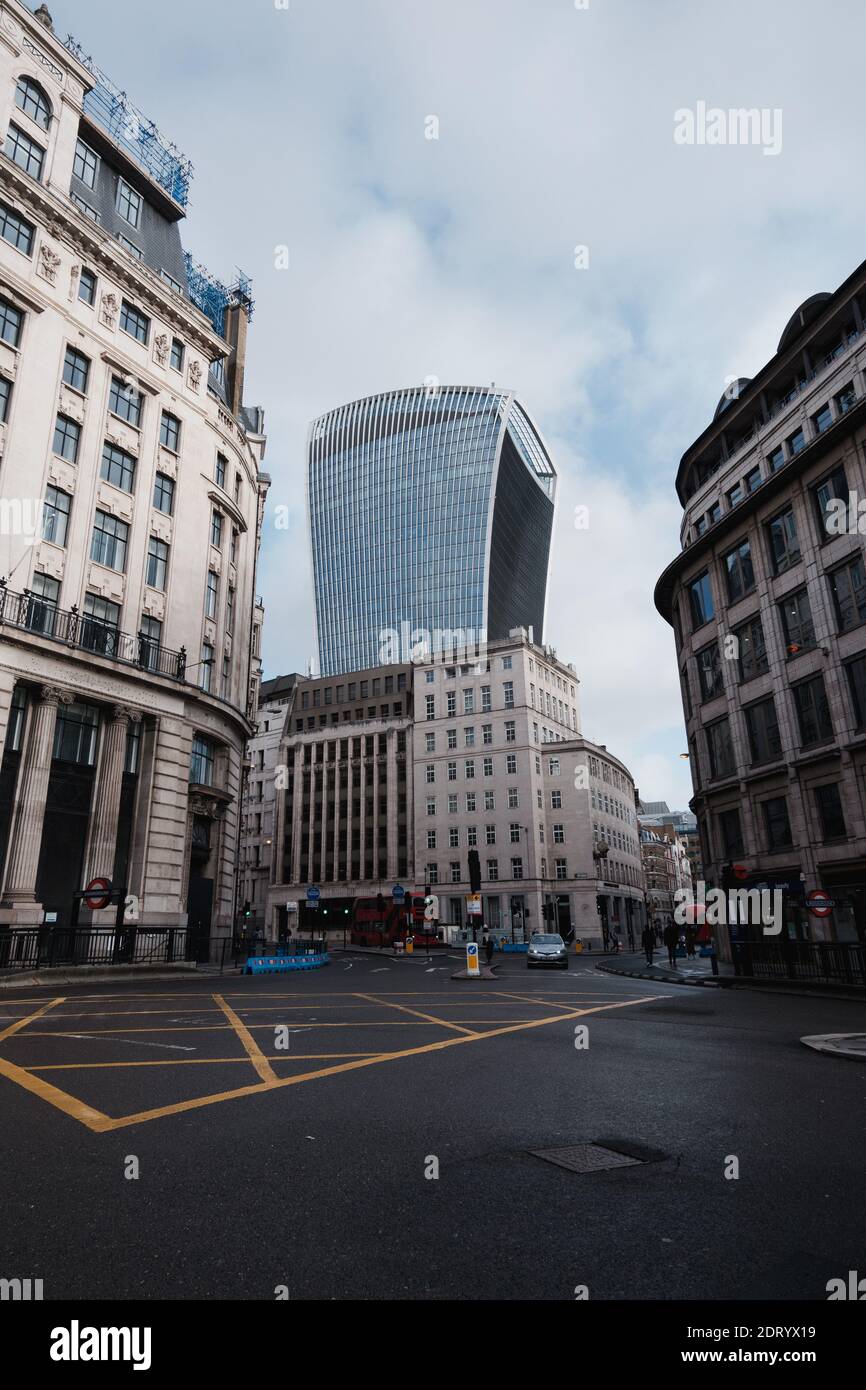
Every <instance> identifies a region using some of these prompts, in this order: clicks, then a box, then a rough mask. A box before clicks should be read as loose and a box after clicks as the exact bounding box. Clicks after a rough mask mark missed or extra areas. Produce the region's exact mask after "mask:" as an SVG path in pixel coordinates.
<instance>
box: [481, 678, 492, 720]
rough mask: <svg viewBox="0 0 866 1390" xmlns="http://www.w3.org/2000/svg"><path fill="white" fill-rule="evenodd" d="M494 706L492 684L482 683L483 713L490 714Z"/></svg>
mask: <svg viewBox="0 0 866 1390" xmlns="http://www.w3.org/2000/svg"><path fill="white" fill-rule="evenodd" d="M492 708H493V704H492V696H491V691H490V686H489V685H482V687H481V713H482V714H489V713H490V711H491V709H492Z"/></svg>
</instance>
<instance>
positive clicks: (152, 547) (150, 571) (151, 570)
mask: <svg viewBox="0 0 866 1390" xmlns="http://www.w3.org/2000/svg"><path fill="white" fill-rule="evenodd" d="M167 573H168V546H167V545H166V543H165V541H160V540H157V538H156V536H151V538H150V541H149V542H148V546H147V578H146V581H145V582H146V583H147V584H148V585H149V586H150V588H151V589H164V588H165V580H166V575H167Z"/></svg>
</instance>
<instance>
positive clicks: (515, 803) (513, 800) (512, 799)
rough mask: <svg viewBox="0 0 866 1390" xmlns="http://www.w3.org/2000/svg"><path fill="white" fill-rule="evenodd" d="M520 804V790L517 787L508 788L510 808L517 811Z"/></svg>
mask: <svg viewBox="0 0 866 1390" xmlns="http://www.w3.org/2000/svg"><path fill="white" fill-rule="evenodd" d="M519 806H520V791H519V789H518V788H517V787H509V788H508V809H509V811H516V810H517V809H518V807H519Z"/></svg>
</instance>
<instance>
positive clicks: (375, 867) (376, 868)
mask: <svg viewBox="0 0 866 1390" xmlns="http://www.w3.org/2000/svg"><path fill="white" fill-rule="evenodd" d="M381 747H382V745H381V743H380V741H379V735H378V734H374V735H373V878H374V879H376V880H378V878H379V751H380V749H381Z"/></svg>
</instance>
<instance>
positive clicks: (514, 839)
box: [508, 821, 521, 845]
mask: <svg viewBox="0 0 866 1390" xmlns="http://www.w3.org/2000/svg"><path fill="white" fill-rule="evenodd" d="M520 831H521V827H520V826H519V825H518V824H517V822H516V821H512V822H511V824H510V826H509V827H508V838H509V840H510V841H511V843H512V844H513V845H519V844H520Z"/></svg>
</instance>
